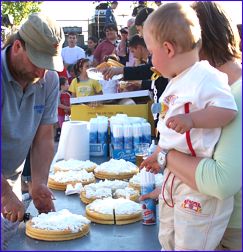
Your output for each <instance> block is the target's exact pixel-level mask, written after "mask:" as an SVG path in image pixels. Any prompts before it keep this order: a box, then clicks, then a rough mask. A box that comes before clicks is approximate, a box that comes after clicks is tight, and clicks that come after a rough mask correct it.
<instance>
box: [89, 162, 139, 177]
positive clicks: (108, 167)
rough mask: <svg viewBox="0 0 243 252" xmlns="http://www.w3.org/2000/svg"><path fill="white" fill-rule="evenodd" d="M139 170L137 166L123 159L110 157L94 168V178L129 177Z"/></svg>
mask: <svg viewBox="0 0 243 252" xmlns="http://www.w3.org/2000/svg"><path fill="white" fill-rule="evenodd" d="M138 172H139V168H138V167H137V166H136V165H135V164H133V163H131V162H129V161H125V160H124V159H120V160H116V159H111V160H110V161H108V162H104V163H102V164H100V165H97V167H96V168H95V169H94V174H95V177H96V178H99V179H120V180H122V179H130V178H131V177H133V176H134V175H135V174H137V173H138Z"/></svg>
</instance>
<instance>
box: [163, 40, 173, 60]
mask: <svg viewBox="0 0 243 252" xmlns="http://www.w3.org/2000/svg"><path fill="white" fill-rule="evenodd" d="M163 48H164V50H165V52H166V53H167V55H168V57H169V58H172V57H173V56H174V55H175V47H174V46H173V45H172V44H171V43H170V42H167V41H165V42H164V43H163Z"/></svg>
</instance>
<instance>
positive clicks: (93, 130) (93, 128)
mask: <svg viewBox="0 0 243 252" xmlns="http://www.w3.org/2000/svg"><path fill="white" fill-rule="evenodd" d="M89 125H90V127H89V142H90V143H97V141H98V120H97V118H91V119H90V122H89Z"/></svg>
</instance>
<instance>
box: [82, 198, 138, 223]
mask: <svg viewBox="0 0 243 252" xmlns="http://www.w3.org/2000/svg"><path fill="white" fill-rule="evenodd" d="M86 216H87V218H88V219H89V220H91V221H92V222H96V223H100V224H116V225H124V224H129V223H133V222H136V221H140V220H141V218H142V209H141V205H140V204H139V203H136V202H134V201H131V200H129V199H123V198H119V199H112V198H106V199H97V200H95V201H93V202H92V203H90V204H89V205H87V206H86Z"/></svg>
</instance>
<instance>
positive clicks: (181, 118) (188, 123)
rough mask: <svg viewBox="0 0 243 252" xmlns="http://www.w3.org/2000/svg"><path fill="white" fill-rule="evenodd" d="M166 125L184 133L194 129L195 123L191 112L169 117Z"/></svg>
mask: <svg viewBox="0 0 243 252" xmlns="http://www.w3.org/2000/svg"><path fill="white" fill-rule="evenodd" d="M166 126H167V127H168V128H170V129H173V130H175V131H176V132H177V133H180V134H184V133H185V132H186V131H188V130H190V129H192V128H193V126H194V125H193V120H192V118H191V116H190V114H180V115H175V116H172V117H170V118H168V120H167V121H166Z"/></svg>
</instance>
